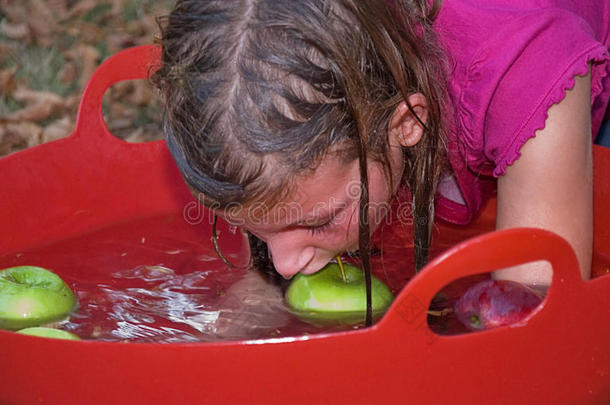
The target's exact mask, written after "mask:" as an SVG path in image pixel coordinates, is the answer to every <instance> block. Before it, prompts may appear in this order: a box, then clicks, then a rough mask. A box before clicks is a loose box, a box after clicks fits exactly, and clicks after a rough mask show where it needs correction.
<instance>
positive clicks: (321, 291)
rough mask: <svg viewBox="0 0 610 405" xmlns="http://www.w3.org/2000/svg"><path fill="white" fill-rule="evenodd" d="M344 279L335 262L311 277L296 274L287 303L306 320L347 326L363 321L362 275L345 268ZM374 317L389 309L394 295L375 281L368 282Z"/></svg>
mask: <svg viewBox="0 0 610 405" xmlns="http://www.w3.org/2000/svg"><path fill="white" fill-rule="evenodd" d="M343 268H344V272H345V280H344V279H343V274H342V273H341V269H340V267H339V265H338V264H337V263H330V264H328V265H326V266H325V267H324V268H323V269H322V270H320V271H318V272H317V273H314V274H311V275H304V274H297V275H296V276H295V277H294V279H293V280H292V282H291V283H290V286H289V287H288V290H287V291H286V301H287V303H288V305H289V306H290V307H291V308H292V309H293V311H294V312H295V313H296V314H297V315H299V316H300V317H301V318H304V319H305V320H312V321H314V322H315V321H325V320H337V321H341V322H346V323H358V322H360V321H362V319H363V318H364V315H365V312H366V287H365V281H364V272H363V271H362V270H361V269H359V268H357V267H355V266H351V265H344V266H343ZM371 287H372V288H371V292H372V308H373V315H374V316H376V317H379V316H381V315H383V313H384V312H385V311H386V310H387V309H388V307H389V306H390V304H391V303H392V300H393V298H394V296H393V295H392V293H391V292H390V290H389V289H388V287H387V286H386V285H385V284H384V283H383V282H382V281H381V280H379V279H378V278H376V277H372V279H371Z"/></svg>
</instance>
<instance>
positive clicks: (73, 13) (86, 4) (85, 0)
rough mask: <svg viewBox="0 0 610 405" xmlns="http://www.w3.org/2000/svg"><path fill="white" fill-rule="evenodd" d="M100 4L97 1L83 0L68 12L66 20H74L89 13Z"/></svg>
mask: <svg viewBox="0 0 610 405" xmlns="http://www.w3.org/2000/svg"><path fill="white" fill-rule="evenodd" d="M97 4H98V1H97V0H82V1H77V2H76V3H74V6H73V7H72V8H71V9H70V10H68V13H67V15H66V18H74V17H77V16H79V15H82V14H85V13H86V12H87V11H89V10H91V9H93V8H94V7H95V6H96V5H97Z"/></svg>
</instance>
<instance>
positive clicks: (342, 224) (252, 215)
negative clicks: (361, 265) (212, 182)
mask: <svg viewBox="0 0 610 405" xmlns="http://www.w3.org/2000/svg"><path fill="white" fill-rule="evenodd" d="M390 165H391V167H390V169H391V174H392V184H393V185H394V189H393V190H390V189H389V182H388V179H387V178H386V176H385V174H384V172H383V168H382V165H381V164H380V163H377V162H373V161H369V162H368V178H369V201H370V207H371V209H370V210H369V218H370V224H371V232H372V231H374V230H375V229H376V227H377V226H378V225H379V224H380V223H381V221H382V220H383V219H384V216H385V214H386V213H387V212H388V210H389V208H390V200H391V198H392V196H393V194H394V193H395V192H396V189H397V188H398V186H399V184H400V179H401V177H402V173H403V170H404V160H403V154H402V150H401V147H400V144H398V143H393V142H390ZM294 190H295V192H294V193H293V194H292V195H290V196H289V198H287V199H286V201H283V202H280V203H278V204H276V205H275V206H273V207H266V206H265V204H253V205H252V206H250V207H248V208H244V209H240V210H233V211H231V212H227V211H225V212H218V215H219V216H221V217H223V218H224V219H226V220H227V221H228V222H230V223H233V224H236V225H239V226H240V227H242V228H243V229H246V230H247V231H249V232H251V233H252V234H254V235H256V236H257V237H258V238H259V239H262V240H263V241H265V242H266V243H267V245H268V247H269V250H270V254H271V258H272V260H273V264H274V266H275V268H276V270H277V271H278V273H280V274H281V275H282V276H283V277H285V278H290V277H292V276H294V275H295V274H296V273H299V272H300V273H304V274H311V273H314V272H316V271H318V270H319V269H321V268H322V267H323V266H324V265H326V264H327V263H328V262H329V261H330V260H332V259H333V258H334V257H336V256H337V255H339V254H341V253H343V252H345V251H348V250H355V249H357V248H358V211H359V202H360V171H359V164H358V160H357V159H356V160H354V161H353V162H351V163H349V164H347V165H345V164H343V163H341V162H340V159H337V158H335V157H333V156H332V154H331V155H329V156H328V157H326V158H325V159H324V160H323V161H322V163H321V164H320V165H319V166H318V168H317V169H316V170H315V171H314V172H313V174H311V175H310V176H308V177H303V178H300V179H299V180H297V182H296V186H295V187H294Z"/></svg>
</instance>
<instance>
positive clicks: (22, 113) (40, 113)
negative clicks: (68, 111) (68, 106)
mask: <svg viewBox="0 0 610 405" xmlns="http://www.w3.org/2000/svg"><path fill="white" fill-rule="evenodd" d="M12 96H13V98H14V99H15V100H17V101H19V102H22V103H24V104H26V106H25V107H24V108H22V109H20V110H17V111H13V112H12V113H10V114H7V115H6V116H5V117H3V118H4V119H5V120H6V121H11V122H15V121H22V120H25V121H42V120H46V119H47V118H49V117H51V115H53V114H55V113H58V112H60V111H61V110H62V109H63V108H64V106H65V101H64V99H63V98H62V97H60V96H58V95H57V94H55V93H50V92H46V91H33V90H29V89H24V88H18V89H17V90H15V91H14V92H13V94H12Z"/></svg>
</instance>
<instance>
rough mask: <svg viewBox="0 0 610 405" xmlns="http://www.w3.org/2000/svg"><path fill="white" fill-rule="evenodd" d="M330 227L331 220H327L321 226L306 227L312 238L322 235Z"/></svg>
mask: <svg viewBox="0 0 610 405" xmlns="http://www.w3.org/2000/svg"><path fill="white" fill-rule="evenodd" d="M332 225H333V223H332V220H329V221H327V222H325V223H323V224H321V225H314V226H309V227H307V230H308V231H309V233H310V234H311V235H312V236H317V235H323V234H324V233H326V232H327V231H328V230H329V229H330V228H331V226H332Z"/></svg>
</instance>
